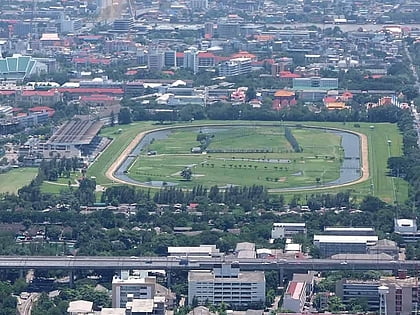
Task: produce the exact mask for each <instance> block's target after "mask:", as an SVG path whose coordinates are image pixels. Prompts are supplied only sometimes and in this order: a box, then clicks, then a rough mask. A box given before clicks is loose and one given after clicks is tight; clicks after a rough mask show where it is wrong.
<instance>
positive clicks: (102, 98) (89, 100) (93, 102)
mask: <svg viewBox="0 0 420 315" xmlns="http://www.w3.org/2000/svg"><path fill="white" fill-rule="evenodd" d="M119 103H120V98H117V97H115V96H110V95H105V94H92V95H83V96H81V97H80V104H82V105H87V106H109V105H118V104H119Z"/></svg>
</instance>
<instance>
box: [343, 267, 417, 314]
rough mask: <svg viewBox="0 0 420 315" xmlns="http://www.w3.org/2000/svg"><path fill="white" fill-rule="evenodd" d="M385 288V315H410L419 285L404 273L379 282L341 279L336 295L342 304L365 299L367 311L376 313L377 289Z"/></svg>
mask: <svg viewBox="0 0 420 315" xmlns="http://www.w3.org/2000/svg"><path fill="white" fill-rule="evenodd" d="M381 286H386V287H387V288H388V293H387V294H386V309H387V315H411V314H413V312H415V311H416V309H417V307H418V305H417V303H418V301H419V284H418V279H417V278H416V277H407V276H406V275H405V274H404V272H402V273H400V274H399V276H398V277H382V278H381V279H379V280H371V281H362V280H348V279H343V280H340V281H338V282H337V285H336V294H337V296H339V297H340V298H341V299H342V301H343V303H344V304H348V303H351V302H352V301H354V300H355V299H360V298H361V299H365V300H366V301H367V304H368V308H369V311H372V312H378V311H379V304H380V296H379V289H378V288H379V287H381Z"/></svg>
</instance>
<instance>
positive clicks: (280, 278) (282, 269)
mask: <svg viewBox="0 0 420 315" xmlns="http://www.w3.org/2000/svg"><path fill="white" fill-rule="evenodd" d="M283 285H284V267H280V269H279V287H283Z"/></svg>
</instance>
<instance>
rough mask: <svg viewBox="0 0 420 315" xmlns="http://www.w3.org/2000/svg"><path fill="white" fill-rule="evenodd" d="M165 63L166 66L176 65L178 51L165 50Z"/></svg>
mask: <svg viewBox="0 0 420 315" xmlns="http://www.w3.org/2000/svg"><path fill="white" fill-rule="evenodd" d="M164 64H165V67H176V51H175V50H166V51H165V52H164Z"/></svg>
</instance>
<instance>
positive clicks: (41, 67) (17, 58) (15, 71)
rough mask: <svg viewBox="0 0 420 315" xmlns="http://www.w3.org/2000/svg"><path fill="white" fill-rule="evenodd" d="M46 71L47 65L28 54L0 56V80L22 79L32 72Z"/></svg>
mask: <svg viewBox="0 0 420 315" xmlns="http://www.w3.org/2000/svg"><path fill="white" fill-rule="evenodd" d="M41 72H47V66H46V65H45V64H43V63H41V62H39V61H36V60H35V59H33V58H32V57H29V56H21V55H17V54H16V55H13V56H12V57H6V58H0V80H17V81H23V80H24V79H25V78H26V77H29V76H30V75H32V74H39V73H41Z"/></svg>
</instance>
